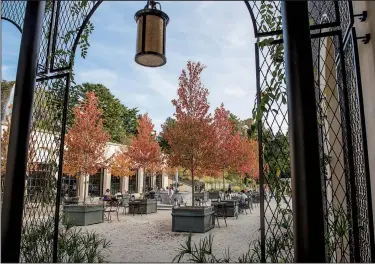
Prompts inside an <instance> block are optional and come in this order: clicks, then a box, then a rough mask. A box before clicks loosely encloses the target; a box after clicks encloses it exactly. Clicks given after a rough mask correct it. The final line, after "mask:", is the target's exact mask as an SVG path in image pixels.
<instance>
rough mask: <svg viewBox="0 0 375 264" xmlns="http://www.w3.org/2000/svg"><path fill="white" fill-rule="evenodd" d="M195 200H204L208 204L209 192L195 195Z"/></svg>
mask: <svg viewBox="0 0 375 264" xmlns="http://www.w3.org/2000/svg"><path fill="white" fill-rule="evenodd" d="M194 199H202V200H203V202H208V192H202V193H194Z"/></svg>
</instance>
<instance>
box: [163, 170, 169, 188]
mask: <svg viewBox="0 0 375 264" xmlns="http://www.w3.org/2000/svg"><path fill="white" fill-rule="evenodd" d="M167 186H168V175H167V173H166V172H165V170H163V171H162V173H161V187H162V188H164V189H165V187H167Z"/></svg>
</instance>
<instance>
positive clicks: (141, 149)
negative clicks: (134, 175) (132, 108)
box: [128, 114, 162, 170]
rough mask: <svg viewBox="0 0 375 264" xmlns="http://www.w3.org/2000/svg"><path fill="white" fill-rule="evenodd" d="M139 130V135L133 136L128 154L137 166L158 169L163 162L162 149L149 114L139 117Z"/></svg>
mask: <svg viewBox="0 0 375 264" xmlns="http://www.w3.org/2000/svg"><path fill="white" fill-rule="evenodd" d="M137 131H138V133H137V135H136V136H133V137H132V143H131V145H130V147H129V150H128V156H129V157H130V159H131V161H132V162H133V165H134V166H135V167H136V168H143V169H145V170H146V169H148V170H156V169H157V168H159V167H160V166H161V164H162V157H161V150H160V146H159V144H158V142H157V141H156V135H155V134H154V125H153V124H152V121H151V119H150V118H149V117H148V115H147V114H144V115H142V116H141V117H140V118H139V120H138V125H137Z"/></svg>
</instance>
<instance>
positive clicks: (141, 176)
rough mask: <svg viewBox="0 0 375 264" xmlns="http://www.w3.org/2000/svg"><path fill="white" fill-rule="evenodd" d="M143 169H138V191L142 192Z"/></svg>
mask: <svg viewBox="0 0 375 264" xmlns="http://www.w3.org/2000/svg"><path fill="white" fill-rule="evenodd" d="M143 177H144V173H143V169H142V168H140V169H138V177H137V181H138V182H137V193H142V192H143Z"/></svg>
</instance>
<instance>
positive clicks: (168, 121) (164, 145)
mask: <svg viewBox="0 0 375 264" xmlns="http://www.w3.org/2000/svg"><path fill="white" fill-rule="evenodd" d="M175 122H176V120H175V119H174V118H172V117H167V119H166V120H165V122H164V123H163V125H162V131H161V132H160V134H159V135H158V136H157V138H156V140H157V141H158V142H159V146H160V148H161V150H162V151H163V152H164V153H168V152H169V150H170V148H171V146H170V145H169V144H168V140H167V139H165V137H164V135H165V132H166V131H167V130H168V128H169V127H172V126H173V125H174V123H175Z"/></svg>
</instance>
